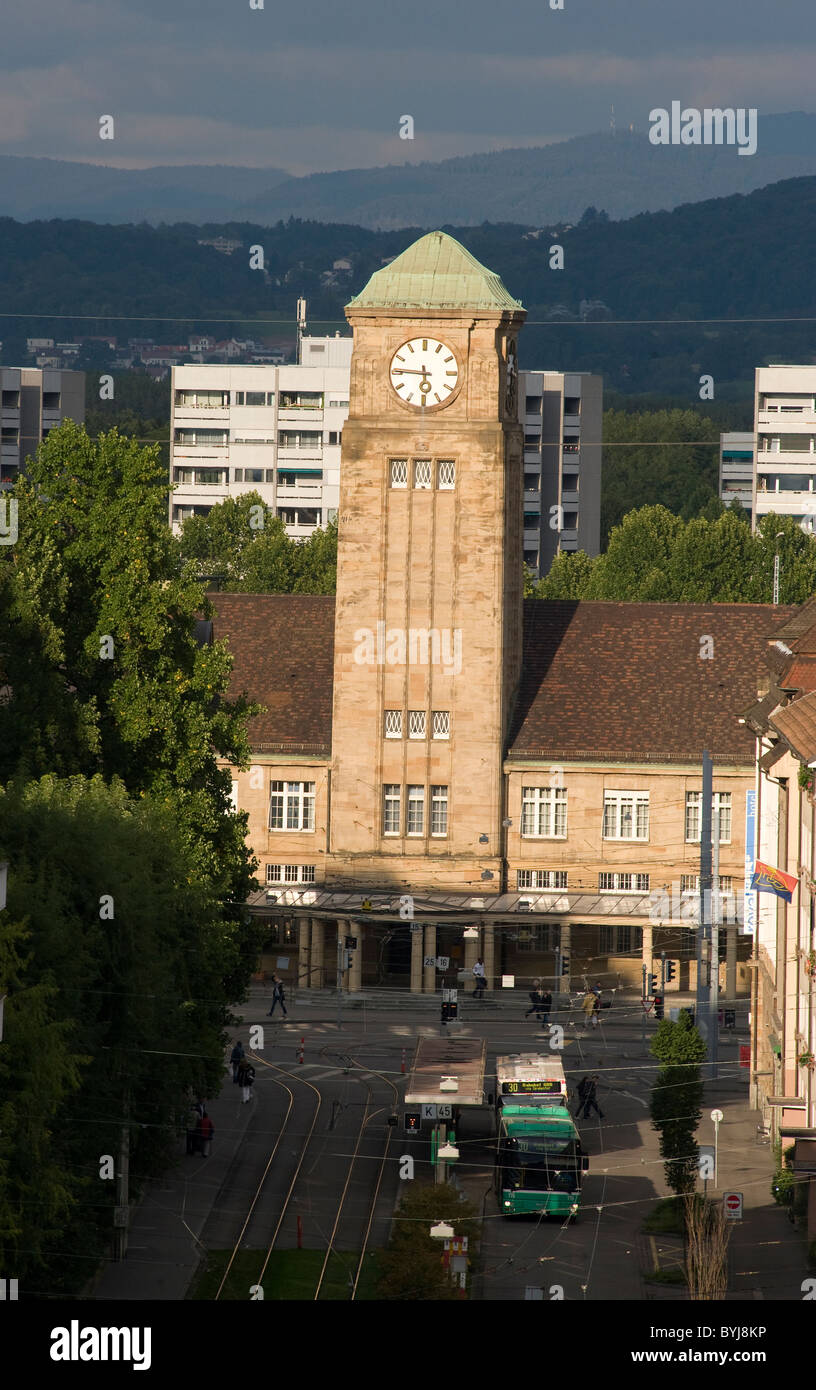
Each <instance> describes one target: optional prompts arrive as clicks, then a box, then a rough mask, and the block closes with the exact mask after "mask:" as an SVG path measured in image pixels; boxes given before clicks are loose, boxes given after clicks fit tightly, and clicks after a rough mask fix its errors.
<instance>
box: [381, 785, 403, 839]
mask: <svg viewBox="0 0 816 1390" xmlns="http://www.w3.org/2000/svg"><path fill="white" fill-rule="evenodd" d="M400 796H401V793H400V787H399V784H398V783H397V782H386V784H385V786H384V788H383V835H399V833H400Z"/></svg>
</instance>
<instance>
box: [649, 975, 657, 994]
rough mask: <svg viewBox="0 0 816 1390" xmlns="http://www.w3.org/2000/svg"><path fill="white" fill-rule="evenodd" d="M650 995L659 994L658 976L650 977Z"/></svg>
mask: <svg viewBox="0 0 816 1390" xmlns="http://www.w3.org/2000/svg"><path fill="white" fill-rule="evenodd" d="M649 993H650V994H657V976H656V975H650V976H649Z"/></svg>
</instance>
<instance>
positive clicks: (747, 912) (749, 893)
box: [740, 787, 757, 936]
mask: <svg viewBox="0 0 816 1390" xmlns="http://www.w3.org/2000/svg"><path fill="white" fill-rule="evenodd" d="M756 799H757V794H756V791H755V789H754V788H753V787H752V788H751V789H750V791H747V792H746V793H745V879H744V887H743V891H742V925H741V928H740V930H741V931H742V932H743V933H744V934H745V935H746V936H753V934H754V931H755V929H756V898H755V897H754V891H755V890H754V888H753V887H752V883H751V880H752V879H753V877H754V869H755V868H756V860H755V858H754V856H755V854H756Z"/></svg>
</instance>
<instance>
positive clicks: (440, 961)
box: [436, 956, 450, 970]
mask: <svg viewBox="0 0 816 1390" xmlns="http://www.w3.org/2000/svg"><path fill="white" fill-rule="evenodd" d="M449 965H450V956H437V958H436V968H437V970H447V968H448V966H449Z"/></svg>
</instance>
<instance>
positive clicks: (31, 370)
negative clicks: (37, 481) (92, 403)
mask: <svg viewBox="0 0 816 1390" xmlns="http://www.w3.org/2000/svg"><path fill="white" fill-rule="evenodd" d="M32 341H33V340H32ZM68 419H70V420H76V422H77V424H80V425H81V424H82V422H83V420H84V419H85V373H84V372H67V371H56V370H49V369H47V368H45V369H40V368H38V367H0V487H10V486H11V485H12V484H13V482H14V481H15V479H16V477H17V474H18V473H19V472H20V470H21V469H22V468H23V467H24V465H25V461H26V459H27V458H29V457H31V456H33V455H34V454H36V452H37V448H38V446H39V444H40V441H41V440H43V439H45V438H46V436H47V435H48V434H49V432H50V431H51V430H53V429H56V427H57V425H61V424H62V422H63V420H68Z"/></svg>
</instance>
